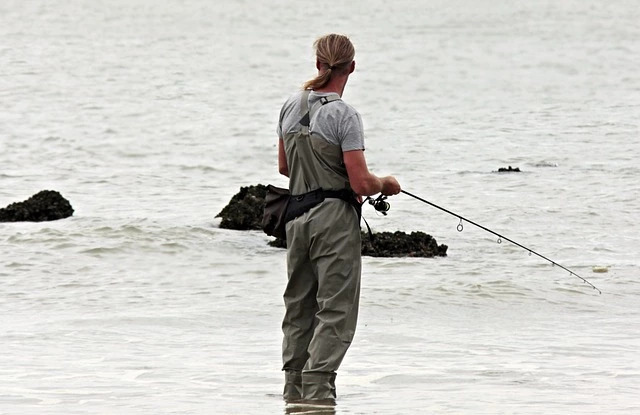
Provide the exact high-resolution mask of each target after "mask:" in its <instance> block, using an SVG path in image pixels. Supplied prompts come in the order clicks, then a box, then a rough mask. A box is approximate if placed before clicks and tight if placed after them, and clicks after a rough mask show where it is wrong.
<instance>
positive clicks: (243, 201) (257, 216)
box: [216, 184, 267, 231]
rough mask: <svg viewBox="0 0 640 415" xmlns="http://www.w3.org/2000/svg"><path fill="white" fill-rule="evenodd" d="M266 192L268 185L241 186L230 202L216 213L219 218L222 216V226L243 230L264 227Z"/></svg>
mask: <svg viewBox="0 0 640 415" xmlns="http://www.w3.org/2000/svg"><path fill="white" fill-rule="evenodd" d="M266 194H267V186H264V185H262V184H258V185H255V186H246V187H241V188H240V191H239V192H238V193H236V194H235V195H234V196H233V197H232V198H231V201H229V204H228V205H227V206H225V207H224V209H222V210H221V211H220V213H218V214H217V215H216V217H217V218H222V221H221V222H220V227H221V228H225V229H235V230H242V231H247V230H260V229H262V227H261V222H262V213H263V209H264V198H265V196H266Z"/></svg>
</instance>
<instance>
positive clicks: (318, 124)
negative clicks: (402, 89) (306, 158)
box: [277, 91, 364, 151]
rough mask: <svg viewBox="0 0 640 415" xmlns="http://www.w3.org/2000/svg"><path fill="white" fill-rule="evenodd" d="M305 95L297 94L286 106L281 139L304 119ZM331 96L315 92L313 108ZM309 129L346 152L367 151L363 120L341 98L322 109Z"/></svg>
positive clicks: (280, 126)
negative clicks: (303, 104)
mask: <svg viewBox="0 0 640 415" xmlns="http://www.w3.org/2000/svg"><path fill="white" fill-rule="evenodd" d="M302 92H303V91H300V92H298V93H295V94H293V95H292V96H291V97H289V99H287V101H286V102H285V103H284V105H283V106H282V110H280V121H279V122H278V128H277V133H278V137H279V138H284V135H285V134H286V133H287V132H290V131H292V130H294V129H296V128H297V126H298V122H299V121H300V118H301V116H300V99H301V96H302ZM329 95H331V93H324V92H320V93H319V92H315V91H311V93H310V94H309V108H311V107H312V106H313V104H315V103H316V102H317V101H319V100H320V98H322V97H326V96H329ZM309 126H310V128H311V131H312V132H314V133H316V134H318V135H319V136H321V137H323V138H324V139H325V140H327V141H328V142H330V143H331V144H335V145H339V146H340V148H342V151H350V150H364V129H363V128H362V118H360V114H359V113H358V111H356V110H355V109H354V108H353V107H352V106H351V105H349V104H347V103H346V102H344V101H343V100H341V99H340V100H336V101H333V102H329V103H327V104H325V105H322V106H320V108H319V109H318V110H317V111H316V113H315V115H314V117H313V119H312V120H311V122H310V125H309Z"/></svg>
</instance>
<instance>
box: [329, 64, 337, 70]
mask: <svg viewBox="0 0 640 415" xmlns="http://www.w3.org/2000/svg"><path fill="white" fill-rule="evenodd" d="M336 68H337V66H336V65H331V66H329V69H331V70H333V69H336Z"/></svg>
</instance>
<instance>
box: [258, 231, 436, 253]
mask: <svg viewBox="0 0 640 415" xmlns="http://www.w3.org/2000/svg"><path fill="white" fill-rule="evenodd" d="M269 245H270V246H273V247H276V248H286V247H287V242H286V241H285V240H283V239H279V238H277V239H275V240H273V241H271V242H269ZM447 249H448V246H447V245H438V243H437V242H436V240H435V238H433V237H432V236H431V235H427V234H426V233H424V232H420V231H418V232H411V233H410V234H407V233H405V232H401V231H396V232H379V233H374V234H373V240H371V239H370V238H369V234H367V233H364V232H363V233H362V255H364V256H372V257H426V258H432V257H436V256H447Z"/></svg>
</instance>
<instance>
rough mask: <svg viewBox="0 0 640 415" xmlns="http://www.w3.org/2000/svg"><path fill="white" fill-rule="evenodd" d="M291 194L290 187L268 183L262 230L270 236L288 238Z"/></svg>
mask: <svg viewBox="0 0 640 415" xmlns="http://www.w3.org/2000/svg"><path fill="white" fill-rule="evenodd" d="M290 199H291V195H290V194H289V189H283V188H281V187H275V186H272V185H267V194H266V196H265V198H264V213H263V215H262V230H263V231H264V233H266V234H267V235H269V236H275V237H276V238H282V239H286V237H287V234H286V230H285V225H286V223H287V220H286V214H287V207H288V206H289V200H290Z"/></svg>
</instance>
